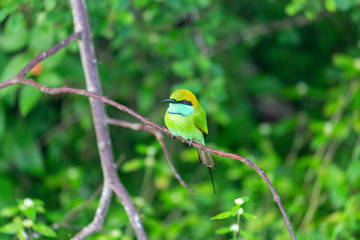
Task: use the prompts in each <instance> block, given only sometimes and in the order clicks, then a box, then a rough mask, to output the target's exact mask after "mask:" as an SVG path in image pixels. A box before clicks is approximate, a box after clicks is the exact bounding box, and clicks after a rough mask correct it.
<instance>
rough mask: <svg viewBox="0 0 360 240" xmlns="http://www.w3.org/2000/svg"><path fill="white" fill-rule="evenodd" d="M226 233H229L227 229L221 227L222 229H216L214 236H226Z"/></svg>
mask: <svg viewBox="0 0 360 240" xmlns="http://www.w3.org/2000/svg"><path fill="white" fill-rule="evenodd" d="M228 232H230V228H229V227H222V228H219V229H216V231H215V234H226V233H228Z"/></svg>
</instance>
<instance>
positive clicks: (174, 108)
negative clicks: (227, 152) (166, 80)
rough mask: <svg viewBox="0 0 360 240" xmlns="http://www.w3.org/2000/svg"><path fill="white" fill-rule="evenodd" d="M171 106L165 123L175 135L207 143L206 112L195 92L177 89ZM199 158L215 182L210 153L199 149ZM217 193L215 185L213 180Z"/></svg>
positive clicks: (170, 102)
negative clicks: (205, 138)
mask: <svg viewBox="0 0 360 240" xmlns="http://www.w3.org/2000/svg"><path fill="white" fill-rule="evenodd" d="M164 101H165V102H169V108H168V109H167V111H166V114H165V124H166V126H167V128H168V129H169V130H170V132H171V133H172V134H173V135H174V136H180V137H182V138H185V139H187V140H193V141H195V142H197V143H200V144H202V145H205V141H204V136H207V135H208V128H207V120H206V113H205V111H204V109H203V108H202V106H201V105H200V103H199V102H198V101H197V99H196V97H195V95H194V94H192V93H191V92H190V91H188V90H186V89H181V90H177V91H175V92H174V93H173V94H171V96H170V99H166V100H164ZM198 153H199V160H200V162H201V163H203V164H205V165H206V166H207V167H208V168H209V171H210V176H211V180H212V182H213V178H212V173H211V168H212V167H216V166H215V163H214V161H213V160H212V158H211V156H210V154H209V153H208V152H205V151H203V150H201V149H198ZM213 188H214V193H215V185H214V182H213Z"/></svg>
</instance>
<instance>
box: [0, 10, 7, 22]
mask: <svg viewBox="0 0 360 240" xmlns="http://www.w3.org/2000/svg"><path fill="white" fill-rule="evenodd" d="M7 15H8V11H7V9H6V8H2V9H0V22H2V21H4V19H5V18H6V17H7Z"/></svg>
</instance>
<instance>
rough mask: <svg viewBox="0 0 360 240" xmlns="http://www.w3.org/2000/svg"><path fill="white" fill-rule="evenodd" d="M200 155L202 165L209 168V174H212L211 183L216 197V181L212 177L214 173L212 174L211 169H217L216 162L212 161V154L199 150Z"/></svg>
mask: <svg viewBox="0 0 360 240" xmlns="http://www.w3.org/2000/svg"><path fill="white" fill-rule="evenodd" d="M197 150H198V153H199V161H200V162H201V163H202V164H205V165H206V166H207V167H208V168H209V172H210V177H211V182H212V185H213V189H214V195H216V191H215V184H214V179H213V176H212V172H211V168H212V167H213V168H216V165H215V163H214V161H213V160H212V158H211V156H210V154H209V153H208V152H205V151H203V150H201V149H197Z"/></svg>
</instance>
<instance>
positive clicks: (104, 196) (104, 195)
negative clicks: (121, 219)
mask: <svg viewBox="0 0 360 240" xmlns="http://www.w3.org/2000/svg"><path fill="white" fill-rule="evenodd" d="M111 196H112V189H111V185H110V182H105V183H104V186H103V189H102V192H101V197H100V203H99V206H98V207H97V209H96V214H95V217H94V219H93V221H92V222H91V223H90V224H89V225H87V226H86V227H85V228H83V229H81V231H80V232H78V233H77V234H76V235H75V236H74V237H73V238H72V240H80V239H85V238H86V237H87V236H89V235H91V234H93V233H94V231H95V232H98V231H100V230H101V228H102V226H103V224H104V220H105V216H106V213H107V211H108V209H109V205H110V201H111Z"/></svg>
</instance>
